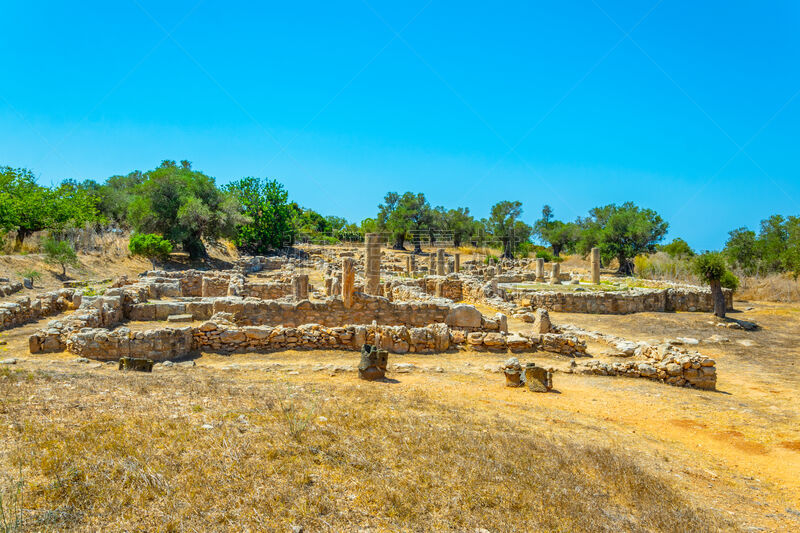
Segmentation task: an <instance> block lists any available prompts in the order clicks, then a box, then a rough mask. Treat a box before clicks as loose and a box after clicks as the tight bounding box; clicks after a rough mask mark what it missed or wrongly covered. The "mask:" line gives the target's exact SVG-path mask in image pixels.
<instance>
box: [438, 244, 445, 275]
mask: <svg viewBox="0 0 800 533" xmlns="http://www.w3.org/2000/svg"><path fill="white" fill-rule="evenodd" d="M436 275H437V276H444V248H439V249H438V250H436Z"/></svg>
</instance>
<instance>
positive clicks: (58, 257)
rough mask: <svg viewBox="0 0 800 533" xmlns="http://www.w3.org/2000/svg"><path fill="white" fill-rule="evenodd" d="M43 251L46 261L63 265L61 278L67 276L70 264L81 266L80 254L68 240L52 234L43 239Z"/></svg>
mask: <svg viewBox="0 0 800 533" xmlns="http://www.w3.org/2000/svg"><path fill="white" fill-rule="evenodd" d="M42 251H43V252H44V260H45V262H46V263H49V264H51V265H59V266H60V267H61V274H60V278H61V279H65V278H66V276H67V267H68V266H71V267H77V266H80V262H79V261H78V254H76V253H75V250H74V249H73V248H72V246H70V244H69V243H68V242H67V241H62V240H58V239H56V238H55V237H53V236H52V235H51V236H49V237H47V238H46V239H44V240H43V241H42Z"/></svg>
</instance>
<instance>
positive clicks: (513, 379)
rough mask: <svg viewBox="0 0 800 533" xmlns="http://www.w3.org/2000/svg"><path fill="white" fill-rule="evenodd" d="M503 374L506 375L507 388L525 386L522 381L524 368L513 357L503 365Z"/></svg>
mask: <svg viewBox="0 0 800 533" xmlns="http://www.w3.org/2000/svg"><path fill="white" fill-rule="evenodd" d="M503 372H504V373H505V375H506V387H521V386H522V385H523V383H522V380H521V377H520V376H521V374H522V366H520V364H519V359H517V358H516V357H511V358H510V359H508V360H507V361H506V362H505V363H504V364H503Z"/></svg>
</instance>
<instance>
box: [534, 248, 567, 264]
mask: <svg viewBox="0 0 800 533" xmlns="http://www.w3.org/2000/svg"><path fill="white" fill-rule="evenodd" d="M536 257H537V258H538V259H544V260H545V261H546V262H548V263H561V262H562V261H564V258H563V257H559V256H556V255H553V253H552V252H551V251H550V250H544V249H542V250H539V251H538V252H536Z"/></svg>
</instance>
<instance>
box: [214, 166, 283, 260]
mask: <svg viewBox="0 0 800 533" xmlns="http://www.w3.org/2000/svg"><path fill="white" fill-rule="evenodd" d="M228 191H229V192H230V193H231V194H232V195H233V196H234V197H235V198H236V199H237V200H238V202H239V203H240V205H241V206H242V210H243V213H244V215H245V216H246V217H247V219H248V220H247V222H246V223H242V224H240V225H239V226H238V227H237V233H236V237H235V239H234V242H235V243H236V246H238V247H239V248H240V249H242V250H245V251H248V252H250V253H258V254H264V253H267V252H269V251H270V250H274V249H276V248H281V247H284V246H287V245H289V246H291V245H293V244H294V239H295V237H296V235H297V233H296V228H295V227H294V226H293V218H294V214H295V213H294V212H293V210H292V208H291V207H290V206H289V201H288V200H289V193H288V192H286V189H285V188H284V187H283V185H281V184H280V183H278V182H277V181H276V180H269V179H258V178H252V177H248V178H243V179H241V180H239V181H235V182H233V183H231V184H230V185H229V186H228Z"/></svg>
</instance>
